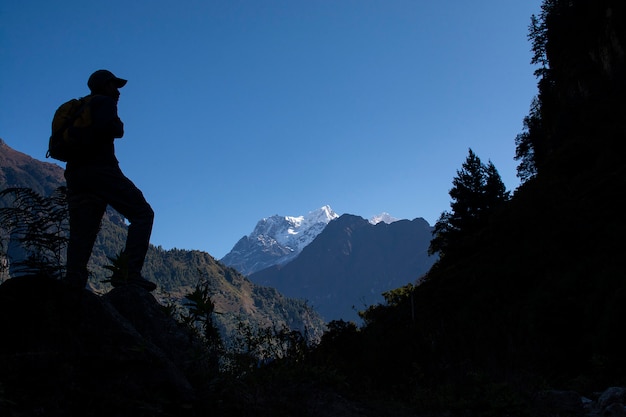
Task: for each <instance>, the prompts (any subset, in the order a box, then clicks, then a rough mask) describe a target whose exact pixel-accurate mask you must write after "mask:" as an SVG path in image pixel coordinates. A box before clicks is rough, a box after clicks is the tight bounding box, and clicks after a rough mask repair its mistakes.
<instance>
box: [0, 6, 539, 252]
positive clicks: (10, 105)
mask: <svg viewBox="0 0 626 417" xmlns="http://www.w3.org/2000/svg"><path fill="white" fill-rule="evenodd" d="M540 4H541V1H540V0H523V1H521V0H477V1H467V0H448V1H425V0H178V1H147V0H134V1H126V0H124V1H120V0H112V1H107V2H90V1H84V0H83V1H78V0H63V1H49V0H46V1H44V0H37V1H33V0H21V1H5V2H2V5H1V6H0V100H1V103H2V104H1V106H2V107H1V110H0V138H2V139H4V140H5V141H6V142H7V144H8V145H9V146H11V147H13V148H15V149H17V150H18V151H21V152H24V153H27V154H29V155H31V156H33V157H35V158H37V159H40V160H45V157H44V155H45V151H46V147H47V141H48V137H49V135H50V132H49V131H50V121H51V117H52V114H53V113H54V110H55V109H56V107H57V106H58V105H59V104H61V103H62V102H63V101H66V100H67V99H69V98H72V97H79V96H83V95H86V94H88V89H87V86H86V81H87V78H88V76H89V75H90V74H91V72H93V71H94V70H97V69H100V68H106V69H109V70H111V71H113V72H114V73H115V74H116V75H118V76H119V77H122V78H126V79H128V80H129V81H128V84H127V86H126V87H124V88H123V89H122V90H121V93H122V96H121V98H120V103H119V114H120V117H121V118H122V120H123V121H124V123H125V126H126V134H125V136H124V138H123V139H121V140H119V141H117V144H116V147H117V155H118V159H119V160H120V164H121V167H122V170H123V171H124V172H125V173H126V175H127V176H128V177H129V178H131V179H132V180H133V181H134V182H135V183H136V184H137V186H138V187H139V188H141V189H142V190H143V192H144V194H145V196H146V198H147V199H148V201H149V202H150V203H151V204H152V206H153V208H154V210H155V212H156V219H155V226H154V232H153V235H152V243H153V244H155V245H161V246H163V247H164V248H166V249H169V248H172V247H177V248H183V249H200V250H204V251H207V252H209V253H210V254H211V255H213V256H214V257H216V258H221V257H222V256H224V255H225V254H226V253H227V252H228V251H229V250H230V249H231V248H232V247H233V245H234V244H235V243H236V242H237V240H239V239H240V238H241V237H242V236H244V235H247V234H249V233H250V232H251V231H252V229H253V228H254V226H255V224H256V222H257V221H258V220H259V219H261V218H263V217H268V216H271V215H274V214H279V215H292V216H297V215H303V214H307V213H308V212H309V211H312V210H315V209H317V208H319V207H322V206H323V205H326V204H328V205H330V206H331V207H332V208H333V209H334V210H335V211H336V212H337V213H338V214H344V213H350V214H356V215H359V216H362V217H365V218H369V217H371V216H373V215H376V214H379V213H381V212H388V213H390V214H391V215H392V216H394V217H397V218H408V219H413V218H416V217H423V218H425V219H426V220H427V221H428V222H429V223H430V224H434V223H435V222H436V220H437V219H438V217H439V215H440V214H441V212H442V211H444V210H449V208H450V197H449V195H448V191H449V189H450V187H451V184H452V179H453V177H454V176H455V175H456V170H458V169H460V167H461V164H462V163H463V162H464V160H465V158H466V157H467V153H468V148H472V150H474V152H475V153H476V154H477V155H478V156H479V157H480V158H481V160H483V161H484V162H487V161H488V160H491V161H492V162H493V163H494V164H495V166H496V168H497V169H498V171H499V172H500V175H501V176H502V179H503V181H504V183H505V185H506V186H507V188H508V189H514V188H516V187H517V186H518V185H519V181H518V179H517V177H516V166H517V162H516V161H514V160H513V157H514V155H515V142H514V139H515V136H516V135H517V134H518V133H520V132H521V131H522V128H523V125H522V121H523V118H524V116H526V115H527V114H528V110H529V107H530V103H531V100H532V98H533V96H534V95H535V94H536V80H535V78H534V76H533V71H534V68H533V67H532V66H531V65H530V58H531V53H530V43H529V42H528V40H527V33H528V25H529V23H530V16H531V15H532V14H538V13H539V12H540Z"/></svg>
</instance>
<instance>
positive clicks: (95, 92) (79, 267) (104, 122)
mask: <svg viewBox="0 0 626 417" xmlns="http://www.w3.org/2000/svg"><path fill="white" fill-rule="evenodd" d="M126 82H127V80H124V79H122V78H118V77H116V76H115V75H113V73H111V72H110V71H108V70H98V71H96V72H94V73H93V74H91V76H90V77H89V80H88V81H87V86H88V87H89V89H90V90H91V94H90V95H89V96H87V97H86V98H85V99H86V100H85V101H86V103H87V104H86V105H85V106H87V108H86V109H85V110H83V111H84V112H87V113H86V114H88V118H90V119H91V122H90V123H89V124H88V126H87V127H85V128H81V130H82V131H81V132H80V135H79V136H80V137H81V140H80V145H79V147H78V148H77V150H76V151H75V152H73V154H72V155H71V156H68V160H67V167H66V170H65V179H66V180H67V188H68V205H69V212H70V239H69V244H68V248H67V276H66V280H67V282H68V284H69V285H71V286H73V287H76V288H85V285H86V284H87V278H88V271H87V263H88V261H89V258H90V257H91V251H92V249H93V246H94V243H95V241H96V236H97V234H98V230H99V229H100V222H101V220H102V216H103V215H104V212H105V210H106V207H107V205H110V206H111V207H113V208H114V209H115V210H116V211H117V212H119V213H120V214H121V215H122V216H124V217H125V218H126V219H128V221H129V223H130V225H129V227H128V236H127V238H126V247H125V249H124V250H123V252H122V254H121V259H124V261H125V262H127V270H125V271H120V272H116V273H114V274H113V276H112V277H111V284H112V285H113V286H114V287H116V286H120V285H135V286H139V287H141V288H144V289H145V290H147V291H152V290H154V289H156V285H155V284H154V283H152V282H150V281H148V280H146V279H144V278H143V277H142V276H141V269H142V268H143V264H144V259H145V256H146V253H147V251H148V246H149V244H150V235H151V233H152V222H153V220H154V212H153V211H152V208H151V207H150V205H149V204H148V202H147V201H146V200H145V198H144V196H143V194H142V192H141V191H140V190H139V189H138V188H137V187H136V186H135V185H134V184H133V183H132V181H130V180H129V179H128V178H126V176H125V175H124V174H123V173H122V171H121V170H120V167H119V163H118V160H117V158H116V157H115V147H114V143H113V142H114V141H115V139H119V138H121V137H122V136H124V124H123V123H122V121H121V120H120V118H119V117H118V115H117V102H118V100H119V97H120V92H119V89H120V88H122V87H124V86H125V85H126Z"/></svg>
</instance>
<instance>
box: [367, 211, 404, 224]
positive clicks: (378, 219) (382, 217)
mask: <svg viewBox="0 0 626 417" xmlns="http://www.w3.org/2000/svg"><path fill="white" fill-rule="evenodd" d="M398 220H400V219H398V218H396V217H393V216H392V215H391V214H389V213H386V212H382V213H380V214H378V215H376V216H373V217H372V218H371V219H369V222H370V223H371V224H378V223H387V224H391V223H393V222H397V221H398Z"/></svg>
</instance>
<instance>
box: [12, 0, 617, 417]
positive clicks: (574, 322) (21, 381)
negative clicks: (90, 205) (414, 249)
mask: <svg viewBox="0 0 626 417" xmlns="http://www.w3.org/2000/svg"><path fill="white" fill-rule="evenodd" d="M530 40H531V42H532V48H533V51H534V53H535V55H534V60H533V63H534V64H536V65H537V71H536V74H537V78H538V94H537V97H536V100H535V101H534V102H533V104H532V106H531V110H530V113H529V115H528V117H527V118H526V119H525V121H524V126H525V130H524V131H523V132H522V133H521V134H520V135H519V136H518V137H517V138H516V145H517V159H518V160H519V161H520V165H519V175H520V178H521V179H522V180H523V183H522V185H521V186H520V187H519V188H518V189H517V190H515V192H514V194H513V195H512V196H509V195H508V194H507V193H505V192H503V189H502V188H501V187H500V186H499V184H498V181H497V179H498V177H497V175H496V172H495V169H494V168H493V167H491V166H485V165H482V164H481V163H480V161H479V160H477V158H476V155H473V153H472V152H470V156H469V157H468V160H467V162H466V164H465V165H464V166H463V167H462V169H461V170H460V171H459V172H458V173H457V177H456V178H455V181H454V183H453V189H452V191H451V197H452V199H453V204H452V206H451V209H452V210H451V212H449V213H444V214H443V215H442V217H441V218H440V220H439V222H438V224H437V226H436V228H435V229H436V235H435V238H434V240H433V244H432V245H431V250H432V251H434V252H437V253H439V255H440V259H439V261H438V262H437V264H436V265H435V266H434V267H433V268H432V270H431V271H430V272H429V273H428V274H427V275H426V276H425V277H424V278H423V279H421V280H420V281H419V283H416V285H408V286H406V287H404V288H399V289H397V290H394V291H391V292H389V293H387V294H385V298H386V300H387V303H385V304H384V305H378V306H372V307H370V308H368V309H367V310H366V311H364V312H362V317H363V319H364V323H365V324H364V325H363V326H361V327H357V326H356V325H354V324H353V323H347V322H331V323H329V324H328V331H327V332H326V333H325V334H324V336H323V337H322V339H321V342H320V343H319V344H317V345H311V344H309V343H307V342H306V341H305V340H304V338H302V337H299V336H298V335H297V334H295V333H293V332H289V331H283V330H281V329H273V330H271V331H268V332H265V333H264V332H263V331H262V330H253V329H247V330H246V329H245V328H242V335H243V336H242V340H241V342H242V343H241V344H240V345H239V347H238V348H232V349H231V350H230V351H227V350H225V349H223V347H221V346H219V342H218V339H216V338H215V337H212V336H211V334H212V333H211V331H210V327H211V322H210V320H209V321H207V320H208V319H202V317H205V318H206V317H209V316H207V315H205V316H203V314H205V313H207V312H210V303H209V304H206V303H205V304H204V306H205V307H206V308H205V309H204V310H203V309H200V310H197V309H196V310H195V313H197V314H198V315H196V316H194V317H192V318H188V319H187V321H186V322H187V324H189V323H196V329H199V330H197V331H192V330H191V327H193V326H191V327H190V326H189V325H184V324H183V323H184V322H185V320H184V319H183V320H182V322H181V321H180V317H179V321H178V322H176V321H175V320H174V318H173V315H172V314H169V315H168V314H166V313H163V314H165V316H164V317H166V318H163V317H161V318H158V320H163V321H160V322H159V323H160V328H161V329H171V331H169V330H168V332H169V333H167V334H172V335H178V336H176V337H175V338H174V339H173V340H178V343H179V344H178V345H176V346H177V347H176V348H173V349H170V348H168V347H167V343H165V344H163V343H164V342H163V343H161V342H159V341H158V340H157V339H158V337H159V336H158V335H159V334H161V333H162V332H161V333H159V332H156V333H154V334H153V333H151V332H150V331H149V328H150V326H152V325H153V323H154V322H155V320H157V316H158V315H159V314H161V313H156V311H159V310H158V309H154V308H153V307H154V305H153V304H152V303H153V300H151V299H150V296H149V295H146V294H140V293H137V294H136V293H132V292H131V293H128V291H126V292H124V291H125V289H119V291H118V290H114V291H111V292H110V293H109V294H107V295H106V296H103V297H98V296H95V295H93V294H87V295H86V296H85V294H83V296H84V297H83V298H79V299H78V301H76V300H75V299H73V298H72V297H74V296H75V295H72V294H69V293H65V292H64V291H65V290H64V289H63V288H62V287H61V286H60V285H59V283H58V281H54V280H52V281H45V282H47V283H46V284H41V285H43V286H44V287H43V288H46V291H45V295H46V296H42V295H37V292H36V291H33V290H32V288H33V287H32V286H29V285H26V284H20V282H27V281H25V280H28V279H29V278H28V277H26V278H22V279H19V280H18V279H10V280H7V281H6V282H5V283H4V284H3V285H2V286H1V287H0V290H1V291H0V307H2V311H1V314H0V319H1V320H0V325H1V326H2V329H1V330H0V331H2V340H3V341H2V343H0V355H1V356H0V358H1V359H2V360H1V361H0V366H2V369H1V372H2V373H1V374H0V410H1V411H2V415H7V416H25V415H67V414H63V412H67V411H68V410H70V411H72V409H71V407H74V404H78V405H76V407H79V408H78V409H79V410H80V411H81V412H82V414H78V415H85V416H88V415H119V416H125V415H129V416H130V415H132V416H142V415H146V416H147V415H153V416H159V415H163V416H165V415H194V414H195V415H224V416H230V415H232V416H295V415H298V416H403V415H406V416H427V415H432V416H439V415H441V416H443V415H458V416H546V417H547V416H556V415H592V412H596V411H597V410H596V411H593V410H591V409H590V408H589V407H588V408H587V409H585V408H584V407H583V406H584V403H583V402H582V400H581V397H582V396H585V397H587V398H589V399H592V400H593V399H597V397H598V394H597V393H598V392H601V391H604V390H605V389H606V388H607V387H611V386H626V356H625V355H624V352H626V338H624V337H623V324H624V323H625V322H626V272H625V271H626V268H625V267H626V265H625V264H626V256H625V253H626V251H625V249H626V248H625V244H624V238H623V236H625V235H626V224H625V222H624V220H623V215H622V213H621V211H620V207H621V206H620V203H621V201H622V200H623V198H621V195H622V194H623V193H624V192H625V191H626V163H625V162H624V148H625V146H626V145H625V144H626V4H625V3H624V2H623V1H622V0H593V1H591V0H569V1H564V0H545V1H544V4H543V7H542V13H541V14H540V15H539V16H536V17H534V18H533V19H532V23H531V31H530ZM504 139H505V138H504ZM489 179H491V180H494V179H495V180H496V181H490V180H489ZM486 195H487V196H491V197H494V196H495V198H483V197H485V196H486ZM30 279H37V280H44V278H42V277H39V278H35V277H30ZM12 281H13V283H11V282H12ZM31 282H32V281H31ZM35 288H41V287H40V286H36V287H35ZM126 290H127V289H126ZM116 294H117V297H118V298H120V299H122V301H120V300H119V299H117V300H116ZM129 294H130V295H129ZM125 297H126V298H125ZM128 297H130V298H128ZM202 299H203V298H202V297H200V298H197V299H196V301H195V303H196V304H194V302H192V303H191V304H192V308H193V306H196V307H197V306H198V304H197V302H198V301H199V300H202ZM59 300H62V301H59ZM124 300H126V301H124ZM129 300H130V301H129ZM207 302H208V301H207ZM116 303H117V304H116ZM128 305H141V306H142V307H144V308H142V309H141V310H140V311H155V313H154V315H153V316H146V315H139V313H137V312H133V311H132V310H131V311H127V312H126V313H124V314H122V313H121V311H122V310H125V307H124V306H128ZM200 305H203V304H202V303H200ZM111 306H113V307H111ZM73 309H78V310H73ZM207 309H208V310H207ZM93 311H101V312H103V313H102V316H99V317H100V318H97V317H94V316H90V315H89V314H91V313H89V312H93ZM191 312H192V310H190V312H189V313H185V314H192V313H191ZM195 313H194V314H195ZM118 315H122V316H123V317H125V318H124V319H120V318H119V316H118ZM111 317H117V318H116V319H112V318H111ZM138 317H140V318H141V319H138ZM159 317H160V316H159ZM167 317H169V319H168V318H167ZM188 317H189V316H188ZM87 318H89V320H91V321H86V320H87ZM170 319H171V320H174V322H172V321H167V320H170ZM203 320H204V321H203ZM112 323H115V324H112ZM129 323H130V324H129ZM175 323H178V324H175ZM198 325H199V327H198ZM71 326H74V327H71ZM140 328H143V330H140ZM145 328H148V330H146V329H145ZM96 329H97V330H96ZM176 329H178V330H176ZM180 329H182V330H180ZM101 331H102V332H104V333H101ZM107 332H108V333H107ZM180 332H182V333H180ZM172 337H174V336H172ZM107 340H108V342H107ZM170 342H171V340H170ZM168 343H169V342H168ZM155 346H156V347H158V349H157V348H155ZM98 349H99V350H98ZM94 352H95V353H94ZM268 352H270V353H271V354H267V353H268ZM107 390H109V391H107ZM572 393H576V394H572ZM572 398H573V400H572ZM25 404H26V405H30V406H32V407H35V408H32V407H31V408H28V407H27V406H26V405H25ZM36 407H39V408H36ZM46 407H47V408H46ZM555 407H556V408H555ZM37 410H41V412H40V413H39V414H37ZM46 410H52V411H49V412H47V413H46V412H45V411H46ZM113 411H115V412H116V413H117V414H112V412H113ZM55 412H56V414H54V413H55ZM597 412H598V413H601V412H602V411H597ZM616 412H617V411H616ZM621 412H622V413H623V412H624V410H623V408H622V409H621ZM75 415H76V414H75ZM607 415H608V414H607ZM610 415H620V414H610Z"/></svg>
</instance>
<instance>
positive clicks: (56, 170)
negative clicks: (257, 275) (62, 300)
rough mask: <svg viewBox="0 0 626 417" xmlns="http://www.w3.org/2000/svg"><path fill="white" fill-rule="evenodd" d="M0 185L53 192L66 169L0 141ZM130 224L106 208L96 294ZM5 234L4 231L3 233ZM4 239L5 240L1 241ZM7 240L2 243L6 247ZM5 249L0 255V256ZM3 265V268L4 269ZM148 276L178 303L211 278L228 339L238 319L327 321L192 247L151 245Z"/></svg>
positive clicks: (299, 326) (166, 298)
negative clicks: (166, 247)
mask: <svg viewBox="0 0 626 417" xmlns="http://www.w3.org/2000/svg"><path fill="white" fill-rule="evenodd" d="M0 174H1V175H2V177H0V179H2V182H0V189H4V188H7V187H28V188H33V189H36V190H39V192H41V193H42V194H43V195H47V194H49V193H50V192H51V191H52V190H54V189H55V188H56V187H58V186H60V185H63V184H64V180H63V168H61V167H59V166H58V165H55V164H50V163H46V162H41V161H38V160H36V159H33V158H31V157H29V156H28V155H25V154H23V153H21V152H18V151H16V150H14V149H12V148H10V147H9V146H8V145H7V144H6V143H4V142H0ZM126 229H127V228H126V224H125V222H124V219H123V218H121V217H120V216H119V215H118V214H117V213H116V212H115V211H113V210H108V211H107V214H106V215H105V217H104V218H103V221H102V227H101V230H100V233H99V234H98V238H97V240H96V244H95V246H94V250H93V253H92V257H91V260H90V265H89V267H90V270H91V271H92V277H91V278H90V282H89V285H90V286H91V288H92V289H93V290H94V291H95V292H97V293H104V292H106V291H109V290H110V288H111V287H110V286H109V284H105V283H103V282H102V281H103V280H105V279H106V278H107V277H108V276H109V271H107V270H106V269H105V268H103V266H104V265H108V264H110V260H109V258H110V257H114V256H116V255H117V254H118V253H119V252H120V250H121V249H122V248H123V246H124V240H125V238H126ZM0 238H2V234H0ZM0 243H3V242H0ZM5 247H6V245H0V249H4V248H5ZM5 255H6V254H5V253H2V254H0V261H3V260H4V256H5ZM1 269H2V268H0V270H1ZM143 273H144V275H145V276H146V278H148V279H150V280H152V281H154V282H156V283H157V284H158V286H159V289H158V291H157V293H156V294H155V295H156V296H157V298H159V299H160V300H161V301H162V302H163V303H168V302H175V303H177V304H180V303H181V302H182V300H183V298H184V296H185V295H186V294H188V293H189V292H190V291H191V290H192V289H193V288H195V286H196V285H197V284H198V283H202V282H208V283H209V288H210V290H211V296H212V299H213V301H214V302H215V304H216V308H215V310H216V312H219V313H220V314H218V315H217V317H216V320H217V322H218V325H219V326H220V328H221V329H222V331H223V334H224V335H225V336H226V337H227V338H231V337H233V336H234V335H235V334H236V331H237V330H236V326H237V323H238V322H239V321H243V322H247V323H249V324H251V326H252V327H267V326H277V327H279V328H280V327H281V326H283V325H284V326H287V327H289V328H291V329H294V330H304V329H305V328H306V329H307V334H308V335H310V336H311V338H313V339H315V338H318V337H319V336H320V335H321V332H322V331H323V328H324V323H323V321H322V319H321V318H320V317H319V315H318V314H317V313H316V312H315V311H313V310H312V309H311V308H310V307H309V306H307V305H306V304H305V303H304V302H303V301H300V300H294V299H289V298H286V297H284V296H283V295H282V294H280V293H279V292H278V291H276V290H274V289H273V288H265V287H261V286H259V285H255V284H253V283H252V282H251V281H249V280H248V279H247V278H245V277H244V276H242V275H241V274H240V273H239V272H237V271H235V270H234V269H232V268H229V267H227V266H225V265H223V264H221V263H220V262H218V261H216V260H215V259H214V258H213V257H212V256H211V255H209V254H208V253H205V252H201V251H193V250H177V249H174V250H168V251H166V250H162V249H160V248H158V247H155V246H152V245H151V246H150V249H149V251H148V255H147V257H146V263H145V266H144V270H143Z"/></svg>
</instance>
